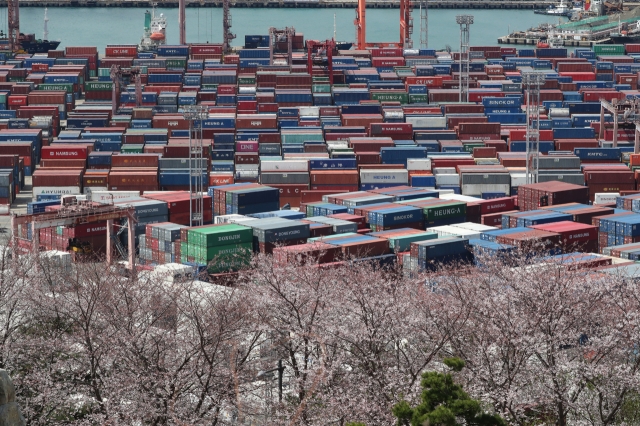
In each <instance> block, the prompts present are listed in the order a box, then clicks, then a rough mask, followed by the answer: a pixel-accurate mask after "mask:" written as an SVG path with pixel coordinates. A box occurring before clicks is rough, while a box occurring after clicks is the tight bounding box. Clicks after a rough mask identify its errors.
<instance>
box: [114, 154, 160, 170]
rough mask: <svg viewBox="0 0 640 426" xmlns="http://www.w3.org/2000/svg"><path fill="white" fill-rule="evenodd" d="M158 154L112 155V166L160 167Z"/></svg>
mask: <svg viewBox="0 0 640 426" xmlns="http://www.w3.org/2000/svg"><path fill="white" fill-rule="evenodd" d="M158 164H159V156H158V155H157V154H121V153H117V154H114V155H112V156H111V167H112V168H115V167H135V168H137V167H158Z"/></svg>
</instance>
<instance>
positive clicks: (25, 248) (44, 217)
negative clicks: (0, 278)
mask: <svg viewBox="0 0 640 426" xmlns="http://www.w3.org/2000/svg"><path fill="white" fill-rule="evenodd" d="M123 219H124V220H126V225H124V226H122V227H120V230H119V231H118V232H117V233H114V228H115V227H116V226H115V224H114V221H115V220H119V221H122V220H123ZM105 221H106V222H107V247H106V259H105V260H106V262H107V263H108V264H112V263H113V261H114V252H115V250H114V246H115V249H117V251H118V252H119V253H120V255H121V256H122V257H123V258H126V259H127V260H128V265H127V267H128V268H129V269H131V270H135V257H136V256H135V232H134V229H135V226H134V224H135V223H136V222H137V219H136V217H135V209H134V208H133V207H130V206H116V205H114V204H112V203H111V204H98V203H94V202H91V201H78V200H77V198H76V197H75V196H71V197H70V196H67V197H63V198H62V201H61V206H60V209H59V210H56V211H53V212H44V213H34V214H15V213H14V214H12V215H11V229H12V234H11V241H12V244H13V249H14V250H15V251H16V253H28V252H29V251H31V252H34V253H37V252H38V251H39V249H40V233H39V230H40V229H44V228H54V227H57V226H76V225H83V224H87V223H97V222H105ZM23 226H28V227H29V229H30V230H31V241H29V240H27V239H24V238H20V235H23V234H24V233H23V232H21V231H23V230H22V229H21V227H23ZM127 228H128V231H129V232H128V233H127V245H128V247H127V250H125V249H124V247H123V246H122V244H120V240H119V239H118V236H119V235H120V234H121V233H122V232H123V231H124V230H126V229H127Z"/></svg>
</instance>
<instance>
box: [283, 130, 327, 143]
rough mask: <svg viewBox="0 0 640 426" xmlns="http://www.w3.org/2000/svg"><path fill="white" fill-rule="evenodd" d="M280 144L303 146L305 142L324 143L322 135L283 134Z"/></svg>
mask: <svg viewBox="0 0 640 426" xmlns="http://www.w3.org/2000/svg"><path fill="white" fill-rule="evenodd" d="M281 141H282V144H283V145H284V144H303V143H305V142H313V141H324V137H323V136H322V133H283V134H282V135H281Z"/></svg>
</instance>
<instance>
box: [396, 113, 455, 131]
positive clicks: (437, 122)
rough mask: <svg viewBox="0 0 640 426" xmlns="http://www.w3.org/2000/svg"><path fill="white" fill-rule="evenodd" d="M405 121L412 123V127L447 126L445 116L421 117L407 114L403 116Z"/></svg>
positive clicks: (441, 127) (438, 127) (432, 127)
mask: <svg viewBox="0 0 640 426" xmlns="http://www.w3.org/2000/svg"><path fill="white" fill-rule="evenodd" d="M405 122H406V123H410V124H412V125H413V128H414V129H446V128H447V117H437V116H436V117H421V116H411V115H408V116H406V117H405Z"/></svg>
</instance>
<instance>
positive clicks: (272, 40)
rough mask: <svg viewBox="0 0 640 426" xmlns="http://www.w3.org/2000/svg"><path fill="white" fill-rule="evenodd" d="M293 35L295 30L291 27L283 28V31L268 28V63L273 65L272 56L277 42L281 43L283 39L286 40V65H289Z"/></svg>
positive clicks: (291, 55)
mask: <svg viewBox="0 0 640 426" xmlns="http://www.w3.org/2000/svg"><path fill="white" fill-rule="evenodd" d="M295 34H296V29H295V28H293V27H285V28H284V29H283V30H279V29H277V28H275V27H271V28H269V63H270V64H271V65H273V56H274V53H275V51H276V48H277V45H278V42H281V41H282V40H284V39H285V38H286V40H287V64H288V65H291V63H292V57H293V36H294V35H295Z"/></svg>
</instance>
